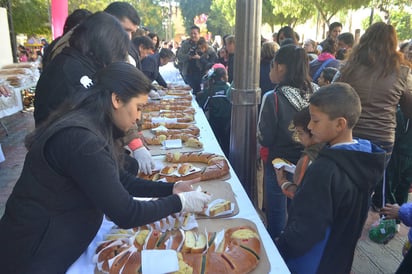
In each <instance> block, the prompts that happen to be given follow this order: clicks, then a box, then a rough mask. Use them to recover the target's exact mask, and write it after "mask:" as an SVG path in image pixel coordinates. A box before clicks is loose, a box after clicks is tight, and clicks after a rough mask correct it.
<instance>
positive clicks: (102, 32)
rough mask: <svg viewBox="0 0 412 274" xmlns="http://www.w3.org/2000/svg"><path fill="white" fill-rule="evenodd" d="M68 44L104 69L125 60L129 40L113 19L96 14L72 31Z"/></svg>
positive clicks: (103, 13) (106, 15)
mask: <svg viewBox="0 0 412 274" xmlns="http://www.w3.org/2000/svg"><path fill="white" fill-rule="evenodd" d="M69 43H70V46H71V47H73V48H75V49H77V50H78V51H80V52H81V53H82V54H83V55H85V56H87V57H89V58H91V59H92V60H93V62H94V63H95V64H96V65H97V66H99V67H104V66H107V65H108V64H110V63H113V62H116V61H125V60H126V58H127V52H128V49H129V45H130V40H129V35H128V34H127V33H126V32H125V31H124V30H123V27H122V26H121V25H120V23H119V21H118V20H117V19H116V18H115V17H113V16H112V15H110V14H108V13H105V12H96V13H95V14H93V15H90V16H89V17H88V18H86V19H85V20H84V21H83V22H82V23H81V24H80V25H79V26H78V27H77V28H75V29H74V31H73V34H72V36H71V37H70V40H69Z"/></svg>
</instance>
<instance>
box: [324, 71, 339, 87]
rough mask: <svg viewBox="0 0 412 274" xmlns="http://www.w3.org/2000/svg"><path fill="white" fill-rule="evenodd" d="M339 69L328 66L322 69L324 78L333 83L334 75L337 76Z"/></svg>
mask: <svg viewBox="0 0 412 274" xmlns="http://www.w3.org/2000/svg"><path fill="white" fill-rule="evenodd" d="M337 72H338V70H337V69H336V68H332V67H327V68H324V69H323V70H322V73H323V78H324V79H325V80H326V81H329V83H332V80H333V77H335V75H336V73H337Z"/></svg>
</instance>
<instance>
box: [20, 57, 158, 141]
mask: <svg viewBox="0 0 412 274" xmlns="http://www.w3.org/2000/svg"><path fill="white" fill-rule="evenodd" d="M93 82H94V85H93V86H92V87H91V88H90V90H88V91H87V92H82V93H79V96H74V97H73V99H72V100H69V101H66V102H65V103H64V105H63V106H62V107H60V108H59V109H58V110H57V111H55V112H54V113H53V114H52V115H51V116H50V118H49V119H48V120H47V121H45V122H44V123H42V124H41V125H40V126H39V127H38V128H37V129H36V130H35V131H34V132H33V133H31V134H29V135H28V136H27V137H26V142H25V143H26V147H27V148H28V149H29V148H30V147H31V145H32V144H33V142H34V141H35V140H36V139H38V137H40V135H42V134H43V133H44V132H46V131H48V130H53V128H55V127H58V126H59V125H60V124H62V123H68V124H70V123H71V121H73V122H74V121H84V120H85V119H87V122H88V123H91V125H90V127H92V128H95V129H97V130H98V131H99V133H100V134H101V135H102V136H103V137H104V138H105V139H106V140H107V142H108V143H109V144H111V143H112V142H113V120H112V111H113V106H112V97H111V96H112V93H115V94H116V95H117V96H118V97H119V98H120V100H121V101H122V102H123V103H127V102H129V101H130V100H131V99H132V98H133V97H137V96H140V95H146V94H148V93H149V92H150V89H151V82H150V80H149V79H148V78H147V77H146V76H145V75H144V74H143V73H142V72H141V71H140V70H138V69H137V68H136V67H134V66H133V65H131V64H129V63H126V62H115V63H111V64H109V65H108V66H107V67H105V68H103V69H101V70H100V71H98V72H97V74H96V76H95V77H94V79H93Z"/></svg>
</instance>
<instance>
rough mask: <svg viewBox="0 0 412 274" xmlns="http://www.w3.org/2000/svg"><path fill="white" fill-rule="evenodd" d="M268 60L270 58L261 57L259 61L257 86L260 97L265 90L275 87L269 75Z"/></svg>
mask: <svg viewBox="0 0 412 274" xmlns="http://www.w3.org/2000/svg"><path fill="white" fill-rule="evenodd" d="M270 62H271V60H268V59H263V60H261V61H260V78H259V87H260V90H261V98H262V97H263V95H264V94H265V93H266V92H268V91H271V90H273V89H274V88H275V84H274V83H272V81H271V80H270V77H269V73H270Z"/></svg>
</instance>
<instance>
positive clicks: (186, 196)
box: [177, 191, 212, 212]
mask: <svg viewBox="0 0 412 274" xmlns="http://www.w3.org/2000/svg"><path fill="white" fill-rule="evenodd" d="M177 195H179V198H180V201H181V202H182V211H185V212H201V211H203V210H204V209H205V208H206V207H207V204H208V203H209V202H210V200H211V199H212V197H211V196H210V195H208V194H205V193H203V192H201V191H189V192H181V193H179V194H177Z"/></svg>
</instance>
